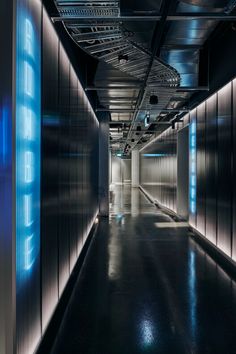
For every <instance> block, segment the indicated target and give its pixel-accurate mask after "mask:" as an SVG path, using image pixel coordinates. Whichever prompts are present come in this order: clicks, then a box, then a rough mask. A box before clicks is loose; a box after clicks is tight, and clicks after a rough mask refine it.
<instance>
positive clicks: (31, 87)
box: [16, 2, 41, 285]
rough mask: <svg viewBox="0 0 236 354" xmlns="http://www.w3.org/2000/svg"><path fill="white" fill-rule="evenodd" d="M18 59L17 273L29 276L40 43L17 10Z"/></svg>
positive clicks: (34, 243) (35, 213)
mask: <svg viewBox="0 0 236 354" xmlns="http://www.w3.org/2000/svg"><path fill="white" fill-rule="evenodd" d="M16 53H17V58H16V271H17V282H18V285H19V284H21V283H22V281H24V279H25V278H26V277H27V276H28V275H29V274H30V270H32V269H33V267H34V264H35V262H36V260H37V257H39V247H40V137H41V73H40V66H41V62H40V40H39V38H38V35H37V28H36V26H35V24H34V18H33V15H32V14H31V13H30V12H29V11H28V10H27V8H26V6H24V5H23V3H20V2H19V3H18V7H17V52H16Z"/></svg>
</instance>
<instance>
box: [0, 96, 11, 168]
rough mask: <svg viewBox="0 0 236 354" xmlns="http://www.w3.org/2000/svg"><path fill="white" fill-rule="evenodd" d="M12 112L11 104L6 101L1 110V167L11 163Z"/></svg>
mask: <svg viewBox="0 0 236 354" xmlns="http://www.w3.org/2000/svg"><path fill="white" fill-rule="evenodd" d="M11 151H12V150H11V112H10V103H9V102H8V100H5V101H4V102H3V104H2V107H1V108H0V167H1V168H5V167H7V166H8V165H9V164H10V163H11Z"/></svg>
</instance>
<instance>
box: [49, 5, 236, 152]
mask: <svg viewBox="0 0 236 354" xmlns="http://www.w3.org/2000/svg"><path fill="white" fill-rule="evenodd" d="M55 4H56V7H57V10H58V14H57V15H56V16H53V18H52V19H53V21H54V22H58V21H59V22H62V23H63V25H64V27H65V29H66V31H67V32H68V34H69V35H70V36H71V38H72V39H73V41H74V42H75V43H76V44H77V45H78V46H79V47H80V48H82V49H83V50H84V51H85V52H86V53H88V54H89V55H91V56H92V57H94V58H96V59H97V60H98V65H97V69H96V74H95V78H94V82H93V85H92V86H87V87H86V90H87V91H96V92H97V97H98V99H97V103H96V111H97V112H101V113H102V112H104V113H106V114H109V119H110V146H111V150H112V152H113V153H114V154H119V155H122V156H127V155H129V154H130V151H131V150H132V149H134V148H141V147H142V146H143V145H144V144H146V143H147V142H148V141H149V140H150V139H152V138H154V137H156V136H157V135H158V134H160V133H161V132H162V131H163V130H165V129H167V128H168V127H169V126H170V125H172V126H174V124H175V122H177V121H179V120H180V119H181V115H183V114H184V113H185V112H187V111H188V110H189V109H190V108H191V107H190V106H189V101H190V98H191V96H192V94H193V93H196V92H198V91H201V90H208V89H209V88H208V81H207V70H206V68H207V66H208V55H207V48H206V46H205V43H206V41H207V39H208V38H209V36H210V35H211V33H212V32H213V31H214V29H215V28H216V26H217V24H218V23H219V22H222V21H229V20H230V19H231V17H232V18H233V16H231V15H232V13H233V11H234V9H235V5H236V1H234V0H230V1H229V0H208V1H205V0H183V1H177V0H145V1H143V0H120V1H119V0H77V1H69V0H67V1H65V0H55ZM234 17H235V16H234ZM202 68H203V69H202ZM202 83H204V85H203V84H202Z"/></svg>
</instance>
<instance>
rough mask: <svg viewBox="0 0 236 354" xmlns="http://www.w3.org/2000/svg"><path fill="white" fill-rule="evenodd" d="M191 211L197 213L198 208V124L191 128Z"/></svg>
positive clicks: (192, 124)
mask: <svg viewBox="0 0 236 354" xmlns="http://www.w3.org/2000/svg"><path fill="white" fill-rule="evenodd" d="M189 157H190V159H189V210H190V213H191V214H195V213H196V206H197V151H196V122H195V121H192V122H191V124H190V126H189Z"/></svg>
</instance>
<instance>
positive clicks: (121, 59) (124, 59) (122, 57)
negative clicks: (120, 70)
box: [118, 54, 129, 64]
mask: <svg viewBox="0 0 236 354" xmlns="http://www.w3.org/2000/svg"><path fill="white" fill-rule="evenodd" d="M118 61H119V63H120V64H126V63H127V62H128V61H129V57H128V55H127V54H119V55H118Z"/></svg>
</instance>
